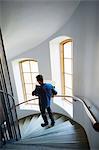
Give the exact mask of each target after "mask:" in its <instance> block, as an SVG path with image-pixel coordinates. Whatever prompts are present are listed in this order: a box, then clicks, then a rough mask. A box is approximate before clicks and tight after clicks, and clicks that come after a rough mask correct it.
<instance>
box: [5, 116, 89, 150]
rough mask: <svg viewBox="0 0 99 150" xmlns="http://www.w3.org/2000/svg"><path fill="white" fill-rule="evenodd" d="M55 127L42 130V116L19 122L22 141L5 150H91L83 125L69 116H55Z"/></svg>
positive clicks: (11, 143) (11, 144) (6, 146)
mask: <svg viewBox="0 0 99 150" xmlns="http://www.w3.org/2000/svg"><path fill="white" fill-rule="evenodd" d="M54 118H55V126H53V127H51V126H50V120H49V125H48V126H46V127H44V128H42V127H41V123H42V122H43V120H42V117H41V115H40V114H34V115H32V116H31V115H30V116H27V117H25V118H22V119H20V120H19V126H20V131H21V139H20V140H19V141H10V142H8V143H7V144H6V145H5V146H4V147H3V149H4V150H12V149H13V150H18V149H21V150H23V149H24V150H33V149H36V150H61V149H62V150H68V149H69V150H73V149H75V150H83V149H84V150H85V149H86V150H89V149H90V148H89V143H88V140H87V136H86V133H85V131H84V129H83V127H82V126H81V125H79V124H78V123H77V122H75V121H73V120H72V119H70V118H69V117H67V116H64V115H61V114H58V113H57V114H56V113H55V114H54Z"/></svg>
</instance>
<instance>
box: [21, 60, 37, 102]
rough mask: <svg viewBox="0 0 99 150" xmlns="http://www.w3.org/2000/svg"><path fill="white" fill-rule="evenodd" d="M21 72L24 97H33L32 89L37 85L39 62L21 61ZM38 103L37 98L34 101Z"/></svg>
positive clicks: (27, 98) (26, 98)
mask: <svg viewBox="0 0 99 150" xmlns="http://www.w3.org/2000/svg"><path fill="white" fill-rule="evenodd" d="M20 73H21V79H22V87H23V95H24V99H25V101H26V100H29V99H32V98H33V97H32V91H33V90H34V88H35V85H36V76H37V75H38V62H37V61H35V60H24V61H21V62H20ZM32 103H37V100H35V101H32Z"/></svg>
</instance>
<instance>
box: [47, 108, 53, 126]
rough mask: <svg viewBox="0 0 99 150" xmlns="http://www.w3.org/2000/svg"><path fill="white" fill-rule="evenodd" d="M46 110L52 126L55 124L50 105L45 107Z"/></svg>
mask: <svg viewBox="0 0 99 150" xmlns="http://www.w3.org/2000/svg"><path fill="white" fill-rule="evenodd" d="M47 112H48V114H49V118H50V119H51V126H54V125H55V121H54V117H53V114H52V111H51V108H50V107H47Z"/></svg>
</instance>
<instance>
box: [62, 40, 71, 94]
mask: <svg viewBox="0 0 99 150" xmlns="http://www.w3.org/2000/svg"><path fill="white" fill-rule="evenodd" d="M69 42H71V44H72V47H73V41H72V39H67V40H64V41H62V42H61V43H60V63H61V86H62V94H63V95H66V90H65V89H66V88H67V86H66V83H65V74H66V73H65V64H64V59H66V58H64V45H65V44H66V43H69ZM71 55H72V56H71V58H67V59H71V68H72V74H69V75H71V76H72V88H71V90H72V95H73V48H71ZM67 74H68V73H67Z"/></svg>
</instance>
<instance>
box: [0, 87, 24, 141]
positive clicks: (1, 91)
mask: <svg viewBox="0 0 99 150" xmlns="http://www.w3.org/2000/svg"><path fill="white" fill-rule="evenodd" d="M0 93H4V94H6V95H8V96H10V97H11V98H12V100H13V101H12V102H13V104H12V107H11V108H10V110H12V109H13V108H14V109H15V115H16V118H17V112H16V106H15V99H14V97H13V96H12V95H11V94H9V93H7V92H4V91H3V90H0ZM17 121H18V119H17ZM14 128H15V127H14ZM18 130H19V136H20V137H21V133H20V129H19V125H18ZM15 132H16V130H15ZM16 140H18V138H17V135H16Z"/></svg>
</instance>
